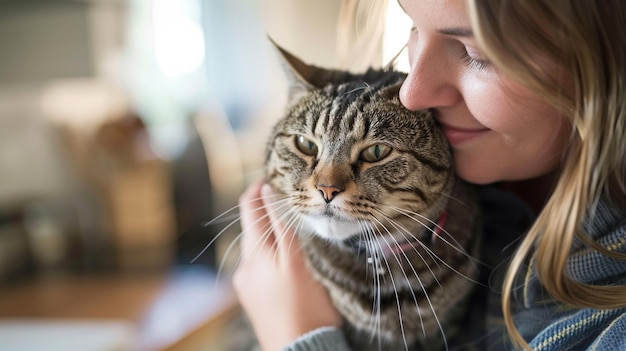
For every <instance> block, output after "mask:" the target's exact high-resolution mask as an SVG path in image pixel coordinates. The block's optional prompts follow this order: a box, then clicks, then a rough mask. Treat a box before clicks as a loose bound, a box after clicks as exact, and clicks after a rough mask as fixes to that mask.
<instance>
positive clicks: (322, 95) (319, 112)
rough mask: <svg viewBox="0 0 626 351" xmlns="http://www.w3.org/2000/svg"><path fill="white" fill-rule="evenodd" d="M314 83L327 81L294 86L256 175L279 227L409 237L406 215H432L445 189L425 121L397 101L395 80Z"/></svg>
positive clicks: (447, 161) (439, 137)
mask: <svg viewBox="0 0 626 351" xmlns="http://www.w3.org/2000/svg"><path fill="white" fill-rule="evenodd" d="M309 68H310V67H309ZM314 76H315V77H321V76H325V77H328V79H329V80H328V81H327V82H319V81H318V82H316V85H319V87H317V86H313V85H311V84H308V85H306V86H305V87H304V88H303V87H302V86H300V87H298V90H297V91H298V93H297V95H296V96H292V101H291V102H290V106H291V108H290V109H289V110H288V111H287V113H286V115H285V116H284V117H283V118H282V119H281V120H280V121H279V122H278V123H277V124H276V126H275V128H274V131H273V133H272V135H271V137H270V140H269V143H268V150H267V158H266V177H267V181H268V182H269V184H270V185H271V186H272V188H273V189H274V191H275V192H276V193H277V194H279V195H281V200H277V201H276V203H277V205H276V207H277V209H279V211H280V212H281V213H284V216H285V217H284V218H283V220H284V221H285V222H286V223H288V225H290V226H292V227H294V228H297V229H300V230H302V229H304V230H305V231H309V232H314V233H315V234H317V235H319V236H321V237H324V238H328V239H335V240H345V239H347V238H350V237H352V236H355V235H358V234H360V233H362V232H364V231H368V232H369V233H374V234H375V235H385V234H390V233H389V232H390V231H394V230H398V228H400V227H402V228H407V229H409V230H410V229H411V228H414V227H415V226H416V225H417V224H418V223H419V222H420V221H419V220H417V221H416V219H415V217H417V216H425V217H427V218H428V219H432V218H431V217H432V216H434V214H435V213H439V211H440V210H441V208H442V206H443V203H444V202H445V201H446V200H447V199H446V198H445V195H446V194H447V192H448V191H449V188H450V186H451V177H452V172H453V170H452V160H451V156H450V153H449V149H448V146H447V143H446V140H445V137H444V135H443V134H442V132H441V131H440V129H439V127H438V126H437V125H436V123H435V121H434V119H433V118H432V117H431V116H430V114H429V113H427V112H412V111H409V110H407V109H405V108H404V107H403V106H402V105H401V104H400V101H399V99H398V89H399V86H400V83H401V82H402V80H403V78H404V76H403V75H402V74H400V73H390V72H387V73H383V72H371V73H370V74H369V75H367V76H352V75H346V74H345V73H344V74H337V73H336V72H335V73H333V72H329V71H324V72H319V73H318V74H317V75H314ZM333 81H334V82H333ZM435 220H436V218H435ZM422 222H423V223H426V224H422V225H427V222H428V220H426V219H425V218H422Z"/></svg>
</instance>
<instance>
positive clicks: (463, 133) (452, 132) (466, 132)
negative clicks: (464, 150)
mask: <svg viewBox="0 0 626 351" xmlns="http://www.w3.org/2000/svg"><path fill="white" fill-rule="evenodd" d="M441 127H442V128H443V132H444V133H445V134H446V138H448V142H450V144H452V145H453V146H454V145H458V144H461V143H464V142H466V141H469V140H472V139H475V138H476V137H478V136H480V135H482V134H484V133H486V132H488V131H489V130H490V129H489V128H460V127H454V126H451V125H448V124H444V123H441Z"/></svg>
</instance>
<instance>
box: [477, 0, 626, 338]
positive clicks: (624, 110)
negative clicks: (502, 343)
mask: <svg viewBox="0 0 626 351" xmlns="http://www.w3.org/2000/svg"><path fill="white" fill-rule="evenodd" d="M469 12H470V18H471V21H472V26H473V30H474V34H475V36H476V38H477V40H478V42H479V45H480V47H481V48H482V49H483V51H484V53H485V55H486V56H487V57H488V58H489V59H490V60H491V61H492V63H493V64H494V65H495V66H496V67H497V68H498V70H499V71H500V72H501V73H502V74H504V75H506V76H507V77H512V78H513V79H516V80H517V81H519V82H520V83H521V84H523V85H525V86H526V87H528V88H530V89H532V90H533V91H535V92H536V93H537V94H538V95H539V96H543V97H545V99H546V101H547V102H548V103H550V104H552V105H553V106H555V107H556V108H558V109H560V110H561V111H562V113H563V114H564V115H565V116H567V117H568V118H569V120H570V122H571V125H572V135H571V140H570V143H569V146H568V147H567V150H566V151H565V155H564V157H563V161H562V168H561V171H560V176H559V180H558V183H557V185H556V188H555V189H554V191H553V193H552V194H551V196H550V198H549V200H548V202H547V204H546V205H545V207H544V208H543V210H542V211H541V213H540V215H539V217H538V218H537V220H536V221H535V223H534V225H533V226H532V228H531V229H530V230H529V232H528V234H527V235H526V236H525V238H524V240H523V242H522V244H521V245H520V247H519V248H518V251H517V253H516V255H515V256H514V258H513V260H512V262H511V265H510V267H509V271H508V273H507V278H506V280H505V283H504V293H503V298H502V305H503V306H502V308H503V311H504V315H505V322H506V325H507V329H508V331H509V334H510V335H511V338H512V340H513V341H514V343H515V344H517V345H518V346H521V347H524V348H528V345H527V344H526V342H525V341H524V339H523V338H522V337H521V335H520V334H519V332H518V331H517V329H516V327H515V325H514V324H513V317H512V313H511V308H512V304H511V293H512V289H513V286H514V281H515V277H516V276H517V273H518V271H519V270H520V267H521V266H522V264H523V263H524V260H525V259H526V258H527V257H528V255H529V254H530V253H531V252H533V259H534V264H535V267H536V269H537V275H538V277H539V279H540V281H541V283H542V285H543V287H544V288H545V289H546V290H547V291H548V292H549V293H550V295H551V296H552V297H553V298H554V299H556V300H558V301H561V302H563V303H566V304H569V305H571V306H573V307H581V308H585V307H587V308H597V309H612V308H619V307H626V289H624V287H623V286H601V285H600V286H596V285H588V284H583V283H581V282H577V281H575V280H573V279H571V278H570V277H568V275H567V272H566V263H567V259H568V257H569V255H570V251H571V247H572V244H573V242H574V239H575V238H578V239H580V240H581V241H582V242H584V243H586V244H587V245H589V246H592V247H594V248H595V249H597V250H598V251H600V252H602V253H604V254H606V255H610V256H613V257H616V258H620V259H624V258H625V256H626V255H623V254H618V253H615V252H612V251H610V250H609V249H608V248H603V247H601V246H600V245H598V244H597V243H595V242H593V241H592V240H591V239H590V238H589V237H588V236H587V235H585V233H583V228H582V224H583V221H584V220H585V218H588V217H591V216H593V213H594V208H595V206H596V205H597V203H598V201H599V198H600V197H601V196H605V197H606V198H607V199H608V200H609V201H612V202H613V203H614V204H615V205H617V206H621V207H622V208H623V207H624V206H626V156H625V155H626V64H625V62H626V42H625V40H626V2H624V1H622V0H606V1H578V0H553V1H483V0H481V1H478V0H474V1H469ZM546 62H548V63H550V64H546ZM552 64H556V65H557V66H558V69H556V70H555V67H554V65H552ZM555 72H562V73H563V74H562V76H558V75H557V74H555ZM564 84H567V85H569V86H572V87H573V90H571V91H570V90H569V89H567V90H566V89H564Z"/></svg>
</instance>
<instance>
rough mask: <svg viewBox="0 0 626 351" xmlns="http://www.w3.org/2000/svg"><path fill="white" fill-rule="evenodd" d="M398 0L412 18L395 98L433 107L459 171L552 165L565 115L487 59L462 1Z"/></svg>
mask: <svg viewBox="0 0 626 351" xmlns="http://www.w3.org/2000/svg"><path fill="white" fill-rule="evenodd" d="M400 4H401V6H402V7H403V8H404V10H405V11H406V13H407V14H408V15H409V16H410V17H411V19H412V20H413V30H412V33H411V36H410V39H409V45H408V50H409V59H410V66H411V69H410V72H409V76H408V77H407V79H406V81H405V82H404V84H403V86H402V89H401V90H400V100H401V101H402V103H403V104H404V105H405V106H406V107H407V108H409V109H411V110H418V109H425V108H429V109H432V111H433V113H434V114H435V117H436V119H437V121H439V123H440V124H441V126H442V127H443V129H444V131H445V133H446V136H447V137H448V140H449V141H450V144H451V146H452V151H453V154H454V159H455V163H456V168H457V173H458V174H459V176H460V177H461V178H463V179H465V180H467V181H470V182H473V183H480V184H486V183H492V182H496V181H504V180H521V179H528V178H534V177H537V176H540V175H543V174H545V173H547V172H549V171H551V170H554V169H555V168H556V167H557V165H558V163H559V160H560V157H561V155H562V152H563V150H564V147H565V145H566V143H567V140H568V137H569V132H570V130H571V129H570V126H569V123H568V121H567V120H566V118H565V117H563V116H561V115H560V114H559V113H558V112H557V111H556V110H555V109H554V108H552V107H551V106H550V105H548V104H547V103H545V102H544V101H543V100H542V99H541V98H539V97H538V96H537V95H535V94H533V93H532V92H530V91H529V90H528V89H525V88H524V87H522V86H520V85H519V84H516V83H514V82H513V81H511V80H508V79H507V78H506V77H503V76H501V75H499V74H498V73H497V72H496V70H495V68H494V67H493V66H492V65H491V64H490V63H489V62H488V61H486V58H485V57H484V55H483V54H482V53H481V50H480V48H479V47H478V46H477V43H476V40H475V39H474V37H473V35H472V31H471V26H470V21H469V17H468V14H467V10H466V7H465V0H400ZM511 37H512V38H513V39H514V38H515V36H514V35H512V36H511Z"/></svg>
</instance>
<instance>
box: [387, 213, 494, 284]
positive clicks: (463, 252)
mask: <svg viewBox="0 0 626 351" xmlns="http://www.w3.org/2000/svg"><path fill="white" fill-rule="evenodd" d="M388 220H390V219H388ZM419 223H420V224H421V222H419ZM398 229H399V230H402V231H403V232H404V233H407V234H409V235H410V236H411V237H412V238H413V239H415V241H417V242H418V243H419V245H420V246H421V247H422V248H423V249H424V250H425V251H426V252H428V253H429V255H430V257H431V258H433V259H434V260H435V263H436V264H437V266H439V263H441V264H443V265H444V266H445V267H447V268H448V269H450V270H452V271H453V272H455V273H456V274H458V275H459V276H461V277H463V278H464V279H467V280H468V281H470V282H472V283H474V284H477V285H481V286H484V285H485V284H484V283H481V282H479V281H478V280H476V279H474V278H471V277H470V276H468V275H467V274H465V273H463V272H461V271H459V270H458V269H457V268H455V267H453V266H452V265H451V264H449V263H448V262H446V260H444V259H442V258H441V257H439V256H438V255H437V254H436V253H435V252H434V251H433V250H432V249H431V248H430V247H428V245H425V244H423V243H422V242H421V241H420V240H419V239H417V238H416V237H415V236H413V234H412V233H411V232H410V231H408V230H407V229H405V228H403V227H398ZM444 242H445V241H444ZM446 243H447V242H446ZM415 250H417V248H415ZM458 252H459V253H461V254H462V255H463V256H465V257H467V258H468V259H469V260H470V262H472V263H474V260H475V259H474V258H473V257H472V256H471V255H469V254H466V253H465V251H464V250H463V251H458ZM418 254H419V253H418ZM420 257H421V258H422V260H423V257H422V256H421V255H420ZM427 266H428V265H427ZM429 269H430V267H429ZM474 269H478V268H477V267H475V266H474ZM430 271H431V273H432V274H433V277H434V278H435V280H436V281H437V284H439V286H441V284H440V283H439V281H438V280H437V277H436V275H435V273H434V272H433V271H432V270H430Z"/></svg>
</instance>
